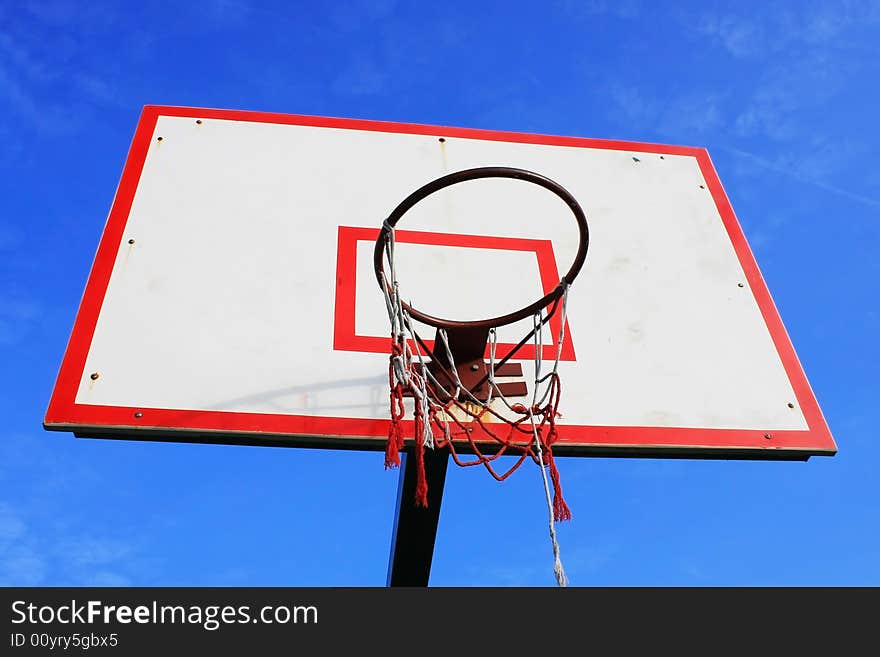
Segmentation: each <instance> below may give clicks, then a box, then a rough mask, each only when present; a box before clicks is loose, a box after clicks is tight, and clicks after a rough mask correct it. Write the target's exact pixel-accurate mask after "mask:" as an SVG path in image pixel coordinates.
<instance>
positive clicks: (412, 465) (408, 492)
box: [388, 448, 449, 586]
mask: <svg viewBox="0 0 880 657" xmlns="http://www.w3.org/2000/svg"><path fill="white" fill-rule="evenodd" d="M401 460H402V461H403V462H402V463H401V464H400V479H399V480H398V485H397V510H396V514H395V515H396V517H395V520H394V530H393V533H392V537H391V556H390V558H389V559H388V586H427V585H428V579H429V577H430V576H431V561H432V559H433V558H434V539H435V538H436V537H437V523H438V522H439V521H440V504H441V503H442V502H443V484H444V483H446V466H447V465H449V455H448V453H447V452H446V450H440V449H437V450H434V449H426V450H425V478H426V479H427V481H428V506H427V508H423V507H417V506H416V505H415V496H416V481H417V478H418V471H417V468H416V458H415V454H413V448H409V449H407V451H406V453H405V454H401Z"/></svg>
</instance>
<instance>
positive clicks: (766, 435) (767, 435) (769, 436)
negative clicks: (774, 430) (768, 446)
mask: <svg viewBox="0 0 880 657" xmlns="http://www.w3.org/2000/svg"><path fill="white" fill-rule="evenodd" d="M771 437H772V436H771V435H770V434H769V433H765V434H764V438H766V439H767V440H770V438H771Z"/></svg>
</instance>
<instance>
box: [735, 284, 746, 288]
mask: <svg viewBox="0 0 880 657" xmlns="http://www.w3.org/2000/svg"><path fill="white" fill-rule="evenodd" d="M736 286H737V287H745V286H746V284H745V283H737V284H736Z"/></svg>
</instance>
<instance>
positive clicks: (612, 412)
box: [45, 107, 836, 458]
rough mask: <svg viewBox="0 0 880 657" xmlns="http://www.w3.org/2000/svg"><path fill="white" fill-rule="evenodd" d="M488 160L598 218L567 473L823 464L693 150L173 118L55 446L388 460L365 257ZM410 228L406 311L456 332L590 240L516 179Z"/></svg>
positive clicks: (552, 271)
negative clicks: (382, 452) (562, 194)
mask: <svg viewBox="0 0 880 657" xmlns="http://www.w3.org/2000/svg"><path fill="white" fill-rule="evenodd" d="M479 166H505V167H518V168H523V169H528V170H530V171H534V172H537V173H540V174H542V175H545V176H547V177H549V178H551V179H553V180H555V181H556V182H558V183H560V184H561V185H562V186H563V187H565V188H566V189H567V190H568V191H569V192H570V193H571V194H572V195H573V196H574V197H575V198H576V199H577V200H578V202H579V203H580V205H581V206H582V207H583V209H584V211H585V213H586V215H587V220H588V222H589V226H590V234H591V239H590V248H589V253H588V255H587V260H586V264H585V265H584V268H583V270H582V271H581V273H580V275H579V277H578V278H577V280H576V281H575V284H574V285H573V287H572V289H571V292H570V295H569V301H568V330H567V341H566V344H565V348H564V350H563V359H562V362H561V364H560V370H559V371H560V376H561V378H562V381H563V397H562V403H561V406H560V410H561V412H562V417H561V418H560V420H559V427H560V440H559V442H558V443H557V446H556V447H555V450H554V451H555V452H556V453H557V454H603V455H616V454H621V455H666V454H671V455H683V456H707V457H712V456H719V457H726V456H743V457H754V458H806V457H808V456H810V455H812V454H832V453H834V452H835V450H836V448H835V445H834V442H833V439H832V438H831V435H830V433H829V431H828V428H827V425H826V423H825V421H824V419H823V418H822V414H821V412H820V410H819V407H818V405H817V403H816V400H815V397H814V395H813V393H812V391H811V390H810V387H809V384H808V383H807V380H806V378H805V376H804V373H803V371H802V369H801V366H800V364H799V363H798V360H797V357H796V355H795V352H794V349H793V347H792V345H791V342H790V340H789V338H788V336H787V334H786V332H785V329H784V328H783V325H782V322H781V320H780V318H779V315H778V313H777V311H776V309H775V307H774V305H773V302H772V299H771V297H770V294H769V292H768V290H767V288H766V285H765V284H764V281H763V279H762V277H761V274H760V272H759V270H758V267H757V265H756V264H755V261H754V259H753V257H752V254H751V252H750V250H749V248H748V245H747V244H746V241H745V238H744V236H743V233H742V231H741V229H740V227H739V225H738V223H737V220H736V218H735V216H734V213H733V210H732V208H731V207H730V204H729V202H728V200H727V198H726V196H725V193H724V191H723V189H722V187H721V184H720V182H719V180H718V178H717V175H716V173H715V171H714V169H713V167H712V164H711V162H710V160H709V156H708V154H707V153H706V151H705V150H703V149H698V148H690V147H674V146H662V145H651V144H640V143H627V142H612V141H600V140H590V139H579V138H568V137H550V136H542V135H524V134H514V133H497V132H487V131H481V130H469V129H462V128H441V127H433V126H422V125H403V124H393V123H381V122H372V121H359V120H347V119H329V118H322V117H306V116H292V115H277V114H263V113H254V112H238V111H224V110H205V109H189V108H168V107H147V108H145V110H144V113H143V116H142V118H141V121H140V124H139V126H138V128H137V132H136V134H135V137H134V141H133V144H132V148H131V152H130V154H129V158H128V161H127V163H126V166H125V170H124V172H123V175H122V180H121V182H120V185H119V189H118V191H117V194H116V198H115V201H114V204H113V207H112V210H111V213H110V217H109V219H108V222H107V226H106V228H105V231H104V235H103V238H102V240H101V243H100V247H99V250H98V253H97V256H96V259H95V264H94V267H93V270H92V273H91V276H90V278H89V282H88V285H87V289H86V291H85V295H84V297H83V302H82V306H81V308H80V311H79V314H78V316H77V319H76V323H75V326H74V329H73V333H72V337H71V341H70V344H69V346H68V350H67V353H66V355H65V359H64V361H63V364H62V368H61V372H60V374H59V377H58V382H57V384H56V389H55V392H54V394H53V397H52V401H51V403H50V407H49V410H48V412H47V415H46V419H45V426H46V427H47V428H49V429H59V430H71V431H74V432H77V433H78V434H82V435H100V436H107V437H123V438H145V439H171V440H194V441H201V442H240V443H273V444H291V445H317V446H321V447H352V446H353V447H360V448H364V449H379V448H383V447H384V443H385V440H386V437H387V433H388V421H389V409H388V374H387V366H388V349H389V347H390V338H389V328H388V318H387V314H386V310H385V306H384V302H383V299H382V295H381V293H380V290H379V287H378V285H377V283H376V280H375V277H374V274H373V264H372V255H373V242H374V241H375V239H376V236H377V234H378V229H379V227H380V226H381V225H382V221H383V219H384V218H385V217H386V216H387V215H388V213H389V212H390V211H391V210H392V209H393V208H394V207H395V206H396V205H397V204H398V203H399V202H400V201H401V200H402V199H403V198H404V197H406V196H407V195H408V194H409V193H411V192H412V191H413V190H415V189H416V188H418V187H420V186H421V185H423V184H425V183H427V182H429V181H431V180H434V179H436V178H438V177H440V176H442V175H444V174H447V173H450V172H454V171H459V170H462V169H468V168H472V167H479ZM398 232H399V235H398V249H397V257H398V263H399V268H398V276H399V279H400V281H401V285H402V288H403V291H404V294H405V295H406V296H407V298H408V299H411V300H412V303H413V305H415V306H416V307H418V308H419V309H421V310H424V311H426V312H430V313H431V314H436V315H440V316H446V317H455V318H458V319H478V318H481V317H489V316H495V315H498V314H502V313H504V312H509V311H512V310H516V309H517V308H519V307H521V306H523V305H526V304H527V303H529V302H531V301H533V300H535V299H537V298H539V297H540V296H542V295H543V293H544V292H545V291H547V290H548V289H552V287H554V286H555V284H556V283H557V282H558V276H559V272H564V271H566V270H567V269H568V266H569V264H570V262H571V260H572V258H573V257H574V254H575V252H576V250H577V245H578V244H577V229H576V225H575V223H574V220H573V218H572V216H571V213H570V212H569V211H568V210H567V209H566V207H565V205H564V204H563V203H562V202H561V201H560V200H559V199H558V198H556V197H555V196H553V195H552V194H549V193H548V192H547V191H546V190H543V189H541V188H538V187H536V186H534V185H528V184H525V183H522V182H518V181H511V180H484V181H471V182H468V183H464V184H461V185H457V186H454V187H452V188H448V189H446V190H444V191H443V192H441V193H438V194H436V195H434V196H431V197H429V198H428V199H426V200H425V201H424V202H422V203H420V204H419V205H418V206H417V207H416V208H414V209H413V210H412V212H410V213H409V214H407V215H406V217H405V219H404V220H403V221H402V222H401V223H400V225H399V231H398ZM548 286H549V287H548ZM527 330H528V326H527V325H524V324H521V325H514V326H511V327H507V328H505V329H501V330H500V341H501V342H502V343H508V344H512V343H516V342H518V340H519V339H520V338H521V337H523V335H524V334H525V332H526V331H527ZM429 337H433V334H432V333H430V334H429ZM527 356H528V353H527V352H526V353H524V354H521V355H520V357H527ZM523 365H524V367H525V368H526V370H527V371H528V369H529V367H530V361H529V360H528V359H527V360H524V361H523ZM526 380H527V381H528V377H526Z"/></svg>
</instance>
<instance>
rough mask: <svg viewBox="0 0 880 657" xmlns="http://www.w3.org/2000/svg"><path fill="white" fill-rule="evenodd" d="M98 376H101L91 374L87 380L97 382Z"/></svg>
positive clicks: (94, 373) (95, 373)
mask: <svg viewBox="0 0 880 657" xmlns="http://www.w3.org/2000/svg"><path fill="white" fill-rule="evenodd" d="M99 376H101V375H100V374H98V373H97V372H92V373H91V374H90V375H89V378H90V379H91V380H92V381H97V380H98V377H99Z"/></svg>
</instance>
